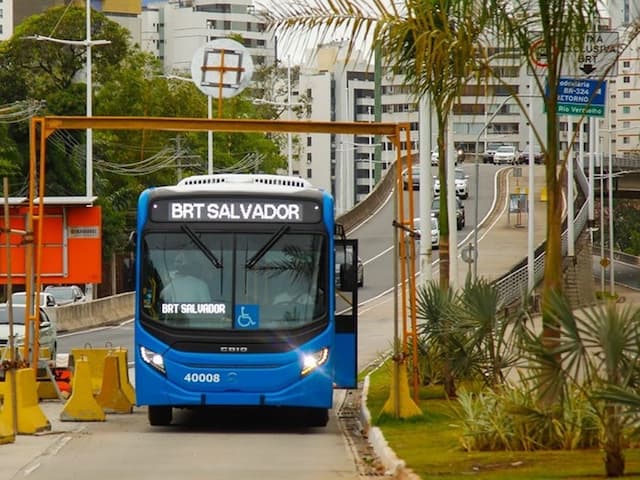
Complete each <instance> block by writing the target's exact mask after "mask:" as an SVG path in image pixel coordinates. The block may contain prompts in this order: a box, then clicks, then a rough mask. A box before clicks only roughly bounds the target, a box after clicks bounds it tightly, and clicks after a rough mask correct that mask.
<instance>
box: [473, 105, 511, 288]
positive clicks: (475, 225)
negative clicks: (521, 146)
mask: <svg viewBox="0 0 640 480" xmlns="http://www.w3.org/2000/svg"><path fill="white" fill-rule="evenodd" d="M511 97H512V96H511V95H509V96H508V97H506V98H505V99H504V100H503V101H502V102H500V104H499V105H498V106H497V107H496V111H495V112H493V113H492V114H491V116H490V117H489V118H486V112H485V121H484V125H483V126H482V128H481V129H480V131H479V132H478V135H477V136H476V163H475V175H476V178H475V190H476V194H475V199H474V201H473V246H474V247H475V249H474V257H475V258H473V259H472V260H473V279H474V280H476V279H477V278H478V221H479V219H478V192H479V191H480V164H479V162H478V150H479V146H480V136H481V135H482V134H485V147H486V145H487V143H486V138H487V136H486V130H487V127H488V126H489V125H490V124H491V122H492V121H493V119H494V118H495V117H496V116H497V115H498V113H499V112H500V109H501V108H502V107H503V106H504V105H506V103H507V102H508V101H509V100H511Z"/></svg>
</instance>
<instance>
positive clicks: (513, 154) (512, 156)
mask: <svg viewBox="0 0 640 480" xmlns="http://www.w3.org/2000/svg"><path fill="white" fill-rule="evenodd" d="M517 161H518V152H517V151H516V147H514V146H513V145H501V146H500V147H498V149H497V150H496V153H495V155H494V156H493V163H494V164H495V165H499V164H502V163H505V164H508V165H515V164H516V162H517Z"/></svg>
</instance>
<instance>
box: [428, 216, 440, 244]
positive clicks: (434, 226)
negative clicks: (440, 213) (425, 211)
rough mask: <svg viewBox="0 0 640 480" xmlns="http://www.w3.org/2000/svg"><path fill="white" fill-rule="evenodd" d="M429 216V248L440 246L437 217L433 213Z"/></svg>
mask: <svg viewBox="0 0 640 480" xmlns="http://www.w3.org/2000/svg"><path fill="white" fill-rule="evenodd" d="M430 218H431V248H432V249H438V248H440V225H439V224H438V219H437V218H436V217H434V216H433V215H432V216H431V217H430Z"/></svg>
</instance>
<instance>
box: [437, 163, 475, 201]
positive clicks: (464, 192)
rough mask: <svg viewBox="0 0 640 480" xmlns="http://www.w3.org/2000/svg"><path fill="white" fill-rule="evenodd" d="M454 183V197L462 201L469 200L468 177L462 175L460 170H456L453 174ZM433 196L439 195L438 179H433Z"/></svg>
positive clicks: (462, 172)
mask: <svg viewBox="0 0 640 480" xmlns="http://www.w3.org/2000/svg"><path fill="white" fill-rule="evenodd" d="M454 181H455V184H456V195H457V196H458V197H460V198H462V199H467V198H469V175H467V174H466V173H464V170H462V169H461V168H456V169H455V172H454ZM433 195H434V196H436V197H437V196H439V195H440V179H439V178H438V177H433Z"/></svg>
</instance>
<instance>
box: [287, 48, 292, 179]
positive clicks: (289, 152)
mask: <svg viewBox="0 0 640 480" xmlns="http://www.w3.org/2000/svg"><path fill="white" fill-rule="evenodd" d="M287 120H289V121H291V56H288V57H287ZM292 149H293V146H292V137H291V132H289V133H287V173H288V174H289V176H292V175H293V152H292Z"/></svg>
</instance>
